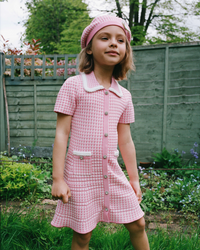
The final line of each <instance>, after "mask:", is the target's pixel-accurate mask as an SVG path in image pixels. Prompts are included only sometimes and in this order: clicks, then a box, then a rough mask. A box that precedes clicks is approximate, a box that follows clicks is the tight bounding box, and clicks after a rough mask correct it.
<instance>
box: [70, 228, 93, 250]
mask: <svg viewBox="0 0 200 250" xmlns="http://www.w3.org/2000/svg"><path fill="white" fill-rule="evenodd" d="M91 236H92V231H91V232H89V233H86V234H79V233H77V232H75V231H74V233H73V239H72V247H71V250H88V249H89V242H90V239H91Z"/></svg>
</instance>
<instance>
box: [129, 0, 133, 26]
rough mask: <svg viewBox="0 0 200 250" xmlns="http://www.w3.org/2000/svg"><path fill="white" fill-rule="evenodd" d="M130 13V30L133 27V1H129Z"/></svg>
mask: <svg viewBox="0 0 200 250" xmlns="http://www.w3.org/2000/svg"><path fill="white" fill-rule="evenodd" d="M129 4H130V11H129V28H130V29H131V28H132V26H133V14H134V2H133V0H129Z"/></svg>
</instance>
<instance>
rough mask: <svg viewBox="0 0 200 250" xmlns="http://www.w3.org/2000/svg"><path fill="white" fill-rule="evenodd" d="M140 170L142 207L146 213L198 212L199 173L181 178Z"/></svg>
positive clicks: (199, 199) (194, 172) (199, 194)
mask: <svg viewBox="0 0 200 250" xmlns="http://www.w3.org/2000/svg"><path fill="white" fill-rule="evenodd" d="M139 169H140V185H141V188H142V191H143V201H142V207H143V208H144V210H146V211H148V212H150V211H151V212H152V211H158V210H174V211H179V212H183V213H188V212H192V213H196V214H198V213H199V211H200V185H199V183H200V171H193V174H190V175H188V176H187V175H186V176H184V175H185V174H184V173H185V172H183V176H184V177H182V178H179V177H176V176H171V177H169V176H168V175H167V173H166V172H163V171H155V170H151V169H149V170H144V169H142V168H141V167H140V168H139Z"/></svg>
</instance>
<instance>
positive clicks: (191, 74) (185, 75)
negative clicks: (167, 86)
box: [169, 69, 200, 80]
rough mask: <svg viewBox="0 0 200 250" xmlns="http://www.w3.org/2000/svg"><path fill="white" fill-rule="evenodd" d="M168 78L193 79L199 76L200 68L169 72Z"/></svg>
mask: <svg viewBox="0 0 200 250" xmlns="http://www.w3.org/2000/svg"><path fill="white" fill-rule="evenodd" d="M169 76H170V80H175V79H176V80H177V79H188V80H190V79H195V78H198V79H199V78H200V70H199V69H197V70H193V71H191V70H188V71H186V70H184V71H179V72H169Z"/></svg>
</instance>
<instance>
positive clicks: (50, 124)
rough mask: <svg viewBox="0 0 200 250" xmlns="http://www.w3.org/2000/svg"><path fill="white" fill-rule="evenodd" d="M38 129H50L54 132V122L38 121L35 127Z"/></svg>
mask: <svg viewBox="0 0 200 250" xmlns="http://www.w3.org/2000/svg"><path fill="white" fill-rule="evenodd" d="M37 128H38V129H52V130H55V129H56V120H54V121H41V120H39V121H38V125H37Z"/></svg>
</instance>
